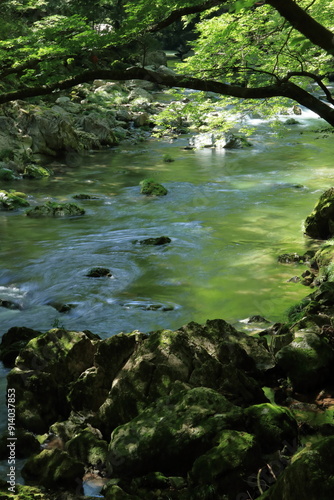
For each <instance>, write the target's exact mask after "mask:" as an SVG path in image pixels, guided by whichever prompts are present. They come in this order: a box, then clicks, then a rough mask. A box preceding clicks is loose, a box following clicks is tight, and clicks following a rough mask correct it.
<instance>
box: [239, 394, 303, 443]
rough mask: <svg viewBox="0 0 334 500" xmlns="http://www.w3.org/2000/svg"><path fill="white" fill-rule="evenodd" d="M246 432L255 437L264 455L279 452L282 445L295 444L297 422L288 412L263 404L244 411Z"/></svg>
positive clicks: (281, 408) (279, 407)
mask: <svg viewBox="0 0 334 500" xmlns="http://www.w3.org/2000/svg"><path fill="white" fill-rule="evenodd" d="M245 416H246V425H247V430H248V432H250V433H252V434H253V435H255V437H256V438H257V441H258V443H259V444H260V445H261V448H262V450H263V451H264V452H265V453H271V452H273V451H276V450H281V449H282V448H283V447H284V443H286V442H288V443H292V442H293V441H295V442H296V440H297V438H298V428H297V422H296V420H295V418H294V416H293V414H292V412H291V411H290V410H288V409H287V408H283V407H281V406H276V405H272V404H270V403H263V404H260V405H254V406H250V407H249V408H247V409H246V410H245Z"/></svg>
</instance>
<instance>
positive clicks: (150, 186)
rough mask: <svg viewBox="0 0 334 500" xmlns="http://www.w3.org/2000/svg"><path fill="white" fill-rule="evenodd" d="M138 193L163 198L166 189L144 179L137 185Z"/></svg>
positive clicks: (151, 180) (153, 181)
mask: <svg viewBox="0 0 334 500" xmlns="http://www.w3.org/2000/svg"><path fill="white" fill-rule="evenodd" d="M139 185H140V192H141V193H142V194H146V195H148V196H165V195H166V194H167V193H168V191H167V189H166V188H165V187H164V186H162V185H161V184H159V183H158V182H156V181H155V180H154V179H145V180H143V181H141V182H140V183H139Z"/></svg>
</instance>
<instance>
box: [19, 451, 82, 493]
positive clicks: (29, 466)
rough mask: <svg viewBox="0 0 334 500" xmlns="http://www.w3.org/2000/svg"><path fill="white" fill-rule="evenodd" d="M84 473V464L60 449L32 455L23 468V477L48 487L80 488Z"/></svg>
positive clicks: (27, 480)
mask: <svg viewBox="0 0 334 500" xmlns="http://www.w3.org/2000/svg"><path fill="white" fill-rule="evenodd" d="M83 475H84V465H83V464H82V463H81V462H79V461H78V460H75V459H73V458H72V457H71V456H70V455H69V454H68V453H67V452H65V451H61V450H59V449H54V450H43V451H42V452H41V453H39V454H38V455H35V456H33V457H30V458H29V459H28V460H27V462H26V463H25V465H24V466H23V469H22V477H23V478H24V479H25V480H26V482H29V483H35V484H39V485H42V486H45V487H47V488H54V487H63V488H64V487H65V488H68V489H69V490H74V489H77V488H78V481H79V484H80V481H81V478H82V477H83Z"/></svg>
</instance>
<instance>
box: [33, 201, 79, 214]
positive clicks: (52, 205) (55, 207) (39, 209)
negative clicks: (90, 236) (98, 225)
mask: <svg viewBox="0 0 334 500" xmlns="http://www.w3.org/2000/svg"><path fill="white" fill-rule="evenodd" d="M84 214H85V210H84V209H83V208H81V207H79V206H78V205H76V204H75V203H57V202H53V201H48V202H47V203H45V205H38V206H36V207H34V208H31V209H29V210H27V212H26V215H27V216H28V217H77V216H79V215H84Z"/></svg>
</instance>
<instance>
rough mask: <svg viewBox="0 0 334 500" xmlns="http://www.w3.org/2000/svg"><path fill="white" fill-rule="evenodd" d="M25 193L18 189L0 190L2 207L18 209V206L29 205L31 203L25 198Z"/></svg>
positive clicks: (0, 204)
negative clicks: (17, 190)
mask: <svg viewBox="0 0 334 500" xmlns="http://www.w3.org/2000/svg"><path fill="white" fill-rule="evenodd" d="M25 196H26V195H25V194H24V193H18V192H16V191H9V192H8V191H4V190H0V209H1V208H2V209H3V210H16V209H18V208H23V207H29V205H30V203H29V202H28V201H27V200H26V199H25Z"/></svg>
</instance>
